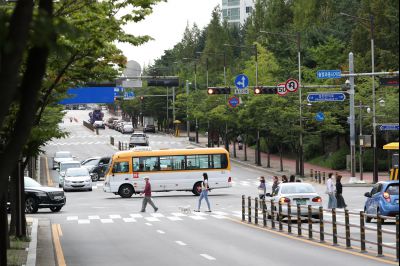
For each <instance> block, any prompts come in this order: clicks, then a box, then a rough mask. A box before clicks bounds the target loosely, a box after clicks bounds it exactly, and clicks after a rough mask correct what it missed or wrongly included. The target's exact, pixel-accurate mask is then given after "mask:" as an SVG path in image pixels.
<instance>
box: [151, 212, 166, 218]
mask: <svg viewBox="0 0 400 266" xmlns="http://www.w3.org/2000/svg"><path fill="white" fill-rule="evenodd" d="M151 216H153V217H157V218H160V217H164V214H162V213H152V214H151Z"/></svg>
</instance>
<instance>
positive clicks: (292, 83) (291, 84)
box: [285, 79, 300, 92]
mask: <svg viewBox="0 0 400 266" xmlns="http://www.w3.org/2000/svg"><path fill="white" fill-rule="evenodd" d="M299 86H300V84H299V81H298V80H296V79H288V80H287V81H286V83H285V88H286V90H287V91H288V92H296V91H297V89H298V88H299Z"/></svg>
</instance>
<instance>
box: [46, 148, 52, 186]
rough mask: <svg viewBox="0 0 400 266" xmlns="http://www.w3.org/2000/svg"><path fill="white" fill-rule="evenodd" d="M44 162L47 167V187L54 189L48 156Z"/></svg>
mask: <svg viewBox="0 0 400 266" xmlns="http://www.w3.org/2000/svg"><path fill="white" fill-rule="evenodd" d="M44 161H45V167H46V176H47V185H48V186H49V187H52V186H53V185H54V184H53V180H52V179H51V178H50V170H49V162H48V161H47V156H45V157H44Z"/></svg>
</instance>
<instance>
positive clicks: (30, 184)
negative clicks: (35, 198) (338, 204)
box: [24, 176, 42, 187]
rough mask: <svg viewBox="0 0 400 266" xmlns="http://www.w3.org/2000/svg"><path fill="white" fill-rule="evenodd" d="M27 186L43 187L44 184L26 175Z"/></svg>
mask: <svg viewBox="0 0 400 266" xmlns="http://www.w3.org/2000/svg"><path fill="white" fill-rule="evenodd" d="M24 182H25V187H41V186H42V185H41V184H39V183H38V182H36V181H35V180H33V179H32V178H30V177H27V176H25V178H24Z"/></svg>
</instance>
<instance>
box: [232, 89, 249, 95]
mask: <svg viewBox="0 0 400 266" xmlns="http://www.w3.org/2000/svg"><path fill="white" fill-rule="evenodd" d="M235 94H249V89H235Z"/></svg>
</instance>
